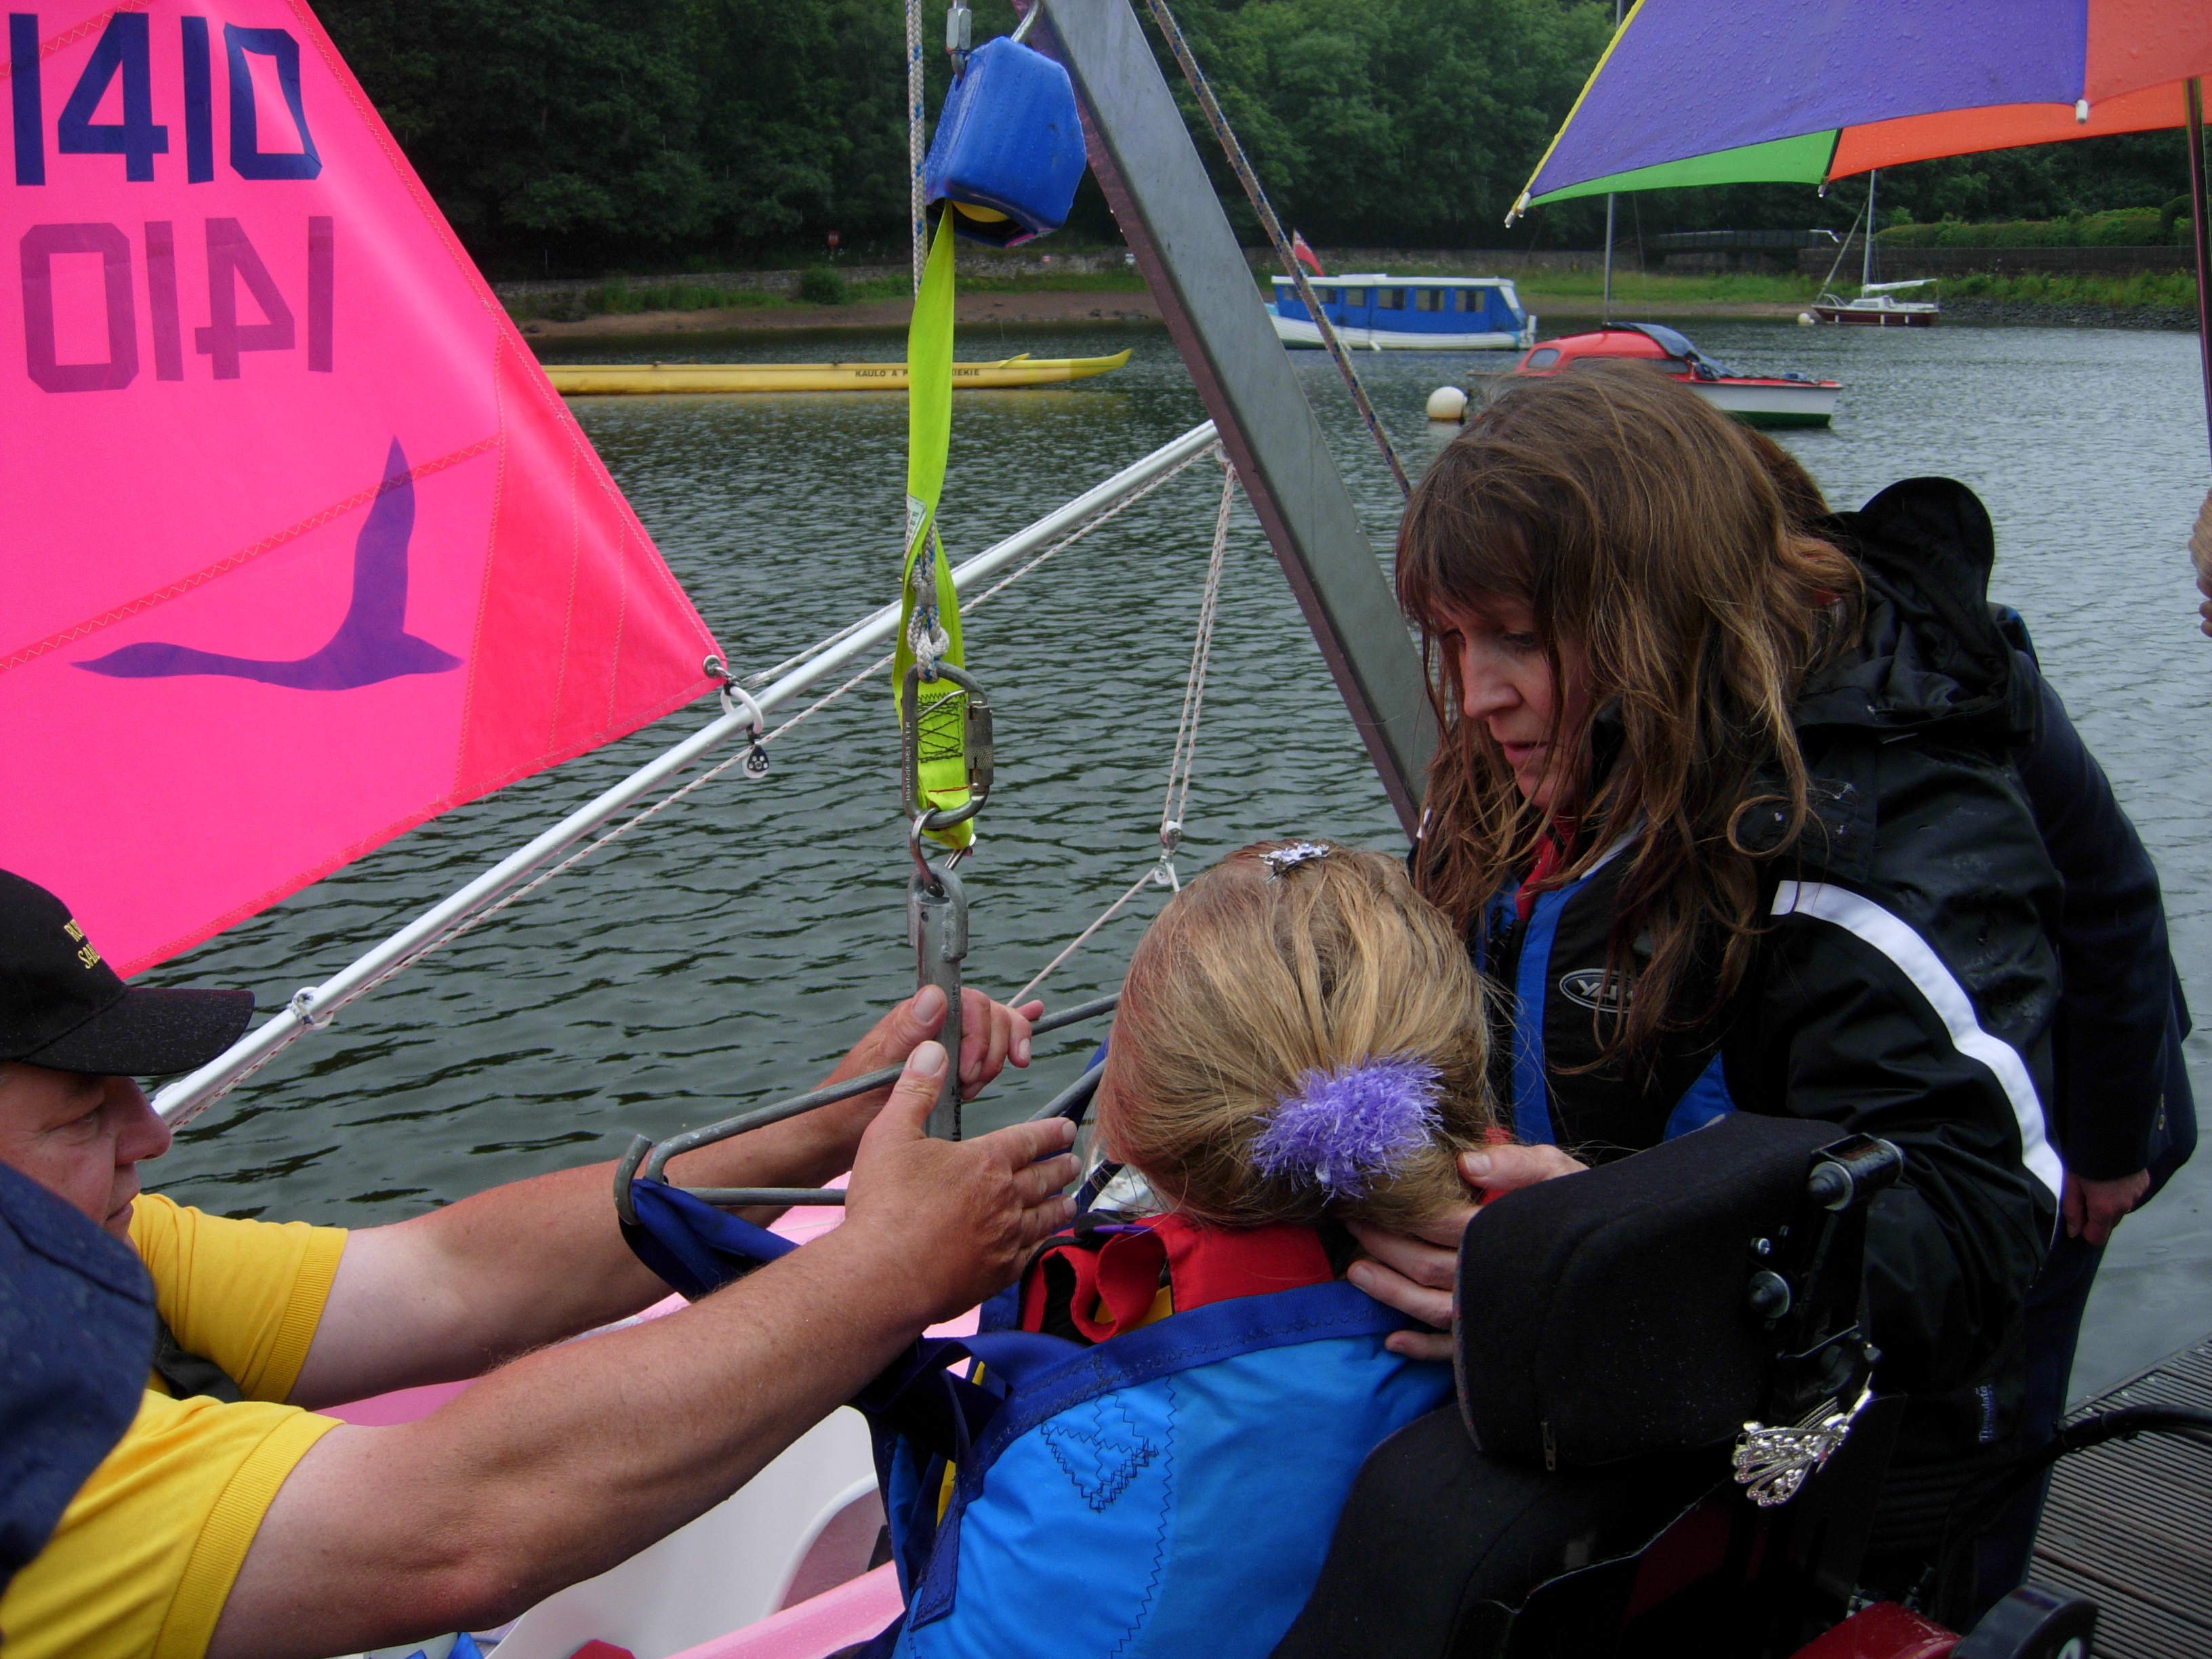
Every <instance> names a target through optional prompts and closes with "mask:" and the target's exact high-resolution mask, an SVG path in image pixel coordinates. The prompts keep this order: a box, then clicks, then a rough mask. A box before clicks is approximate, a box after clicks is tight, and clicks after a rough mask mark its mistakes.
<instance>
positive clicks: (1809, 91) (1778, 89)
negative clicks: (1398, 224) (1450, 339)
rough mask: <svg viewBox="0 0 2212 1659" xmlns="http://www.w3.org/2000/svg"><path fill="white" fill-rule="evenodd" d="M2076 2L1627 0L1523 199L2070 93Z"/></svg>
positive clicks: (2076, 63) (2078, 33) (2080, 9)
mask: <svg viewBox="0 0 2212 1659" xmlns="http://www.w3.org/2000/svg"><path fill="white" fill-rule="evenodd" d="M2088 28H2089V24H2088V7H2087V0H1806V3H1799V4H1793V5H1778V4H1776V3H1774V0H1643V3H1642V4H1641V5H1639V6H1638V8H1637V9H1636V11H1635V13H1634V15H1632V17H1631V18H1630V19H1629V21H1628V24H1627V26H1626V28H1625V29H1624V30H1623V31H1622V33H1621V34H1620V38H1619V39H1618V40H1616V41H1615V43H1614V45H1613V51H1612V52H1611V53H1610V54H1609V55H1608V56H1607V58H1606V59H1605V61H1604V63H1603V64H1601V66H1600V67H1599V69H1598V72H1597V74H1596V75H1595V76H1593V77H1592V79H1591V82H1590V84H1589V87H1588V88H1585V89H1584V91H1583V97H1582V100H1581V102H1580V103H1578V104H1577V106H1576V107H1575V110H1574V112H1573V113H1572V114H1571V115H1570V116H1569V117H1568V118H1567V124H1566V125H1565V128H1564V129H1563V130H1562V131H1561V132H1560V134H1559V137H1558V138H1557V139H1556V140H1555V141H1554V142H1553V146H1552V150H1551V153H1550V154H1549V155H1547V156H1546V157H1545V158H1544V161H1543V164H1542V165H1541V167H1539V168H1538V169H1537V171H1536V176H1535V178H1534V179H1531V180H1530V181H1529V185H1528V195H1530V196H1532V197H1535V196H1542V195H1546V194H1547V193H1549V192H1550V191H1555V190H1564V189H1565V188H1567V187H1568V186H1570V185H1578V184H1581V183H1583V182H1584V181H1585V180H1588V179H1601V178H1603V177H1605V176H1606V175H1607V174H1608V173H1626V172H1627V171H1629V170H1630V169H1632V168H1635V167H1656V166H1659V165H1660V164H1662V163H1663V162H1668V161H1681V160H1683V159H1685V158H1686V157H1688V156H1692V155H1711V153H1712V152H1713V151H1715V150H1723V149H1738V148H1740V147H1741V146H1743V145H1746V144H1759V143H1767V142H1768V141H1770V140H1771V139H1776V138H1794V137H1799V136H1800V135H1802V134H1804V133H1808V132H1820V131H1829V130H1832V129H1833V128H1837V127H1847V126H1853V125H1860V124H1862V123H1864V122H1869V121H1887V120H1892V119H1894V118H1898V117H1899V116H1906V115H1926V114H1929V113H1932V112H1936V111H1938V110H1951V109H1974V108H1979V107H1982V106H1985V105H1990V104H2071V103H2073V102H2074V101H2075V100H2076V99H2077V98H2079V97H2081V88H2082V84H2083V74H2084V65H2085V63H2086V60H2087V43H2088Z"/></svg>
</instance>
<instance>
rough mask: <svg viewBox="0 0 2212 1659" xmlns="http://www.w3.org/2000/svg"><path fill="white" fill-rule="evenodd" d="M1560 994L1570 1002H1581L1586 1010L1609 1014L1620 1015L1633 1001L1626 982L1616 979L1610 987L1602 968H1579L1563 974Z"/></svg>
mask: <svg viewBox="0 0 2212 1659" xmlns="http://www.w3.org/2000/svg"><path fill="white" fill-rule="evenodd" d="M1559 994H1560V995H1561V996H1563V997H1565V998H1566V999H1567V1000H1569V1001H1570V1002H1579V1003H1580V1004H1582V1006H1583V1007H1585V1008H1595V1009H1596V1010H1597V1011H1598V1012H1600V1013H1607V1014H1610V1013H1618V1012H1620V1010H1621V1009H1623V1008H1625V1007H1626V1006H1628V1004H1629V1002H1630V1000H1631V993H1630V991H1629V987H1628V986H1627V984H1626V981H1622V980H1620V979H1616V980H1614V981H1613V983H1612V984H1611V985H1609V986H1608V985H1607V983H1606V982H1605V969H1602V968H1577V969H1571V970H1570V971H1569V972H1567V973H1564V974H1561V975H1559Z"/></svg>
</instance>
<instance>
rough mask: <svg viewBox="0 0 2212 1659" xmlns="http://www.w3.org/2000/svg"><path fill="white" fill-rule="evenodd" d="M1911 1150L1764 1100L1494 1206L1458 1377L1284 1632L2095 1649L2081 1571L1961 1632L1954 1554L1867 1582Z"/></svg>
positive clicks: (1334, 1654) (1914, 1652)
mask: <svg viewBox="0 0 2212 1659" xmlns="http://www.w3.org/2000/svg"><path fill="white" fill-rule="evenodd" d="M1900 1167H1901V1158H1900V1155H1899V1152H1898V1151H1897V1149H1896V1148H1894V1147H1893V1146H1889V1145H1888V1144H1887V1143H1886V1142H1882V1141H1879V1140H1874V1139H1869V1138H1867V1137H1864V1136H1854V1137H1850V1138H1848V1139H1840V1140H1839V1139H1837V1138H1836V1133H1835V1129H1834V1127H1833V1126H1832V1125H1825V1124H1819V1123H1805V1122H1800V1121H1796V1120H1790V1119H1778V1118H1769V1117H1759V1116H1753V1115H1734V1116H1730V1117H1728V1118H1724V1119H1723V1120H1720V1121H1717V1122H1716V1123H1714V1124H1712V1125H1711V1126H1709V1127H1706V1128H1705V1129H1702V1130H1699V1131H1698V1132H1697V1133H1692V1134H1690V1135H1687V1136H1685V1137H1682V1138H1681V1139H1677V1140H1674V1141H1670V1142H1668V1143H1667V1144H1665V1145H1664V1146H1659V1147H1656V1148H1654V1149H1652V1150H1650V1151H1649V1152H1641V1153H1638V1154H1637V1155H1636V1156H1634V1157H1632V1158H1624V1159H1621V1160H1620V1161H1619V1162H1617V1163H1613V1164H1607V1165H1605V1166H1602V1167H1601V1168H1598V1169H1595V1170H1591V1171H1589V1173H1588V1174H1586V1175H1581V1176H1575V1177H1574V1178H1572V1179H1571V1180H1566V1181H1555V1182H1546V1183H1544V1184H1543V1185H1541V1186H1539V1187H1535V1188H1528V1189H1526V1190H1524V1191H1522V1192H1518V1193H1515V1194H1509V1195H1507V1196H1505V1197H1503V1198H1500V1199H1498V1200H1494V1201H1493V1202H1492V1203H1491V1204H1490V1205H1488V1206H1486V1208H1485V1209H1484V1211H1483V1212H1482V1213H1481V1214H1480V1215H1478V1216H1477V1217H1476V1218H1474V1221H1473V1222H1471V1223H1470V1224H1469V1225H1468V1231H1467V1234H1466V1237H1465V1240H1464V1242H1463V1243H1462V1249H1461V1256H1460V1286H1459V1288H1460V1317H1459V1327H1458V1329H1457V1331H1456V1332H1455V1349H1456V1351H1457V1360H1456V1369H1457V1377H1458V1385H1459V1386H1458V1401H1457V1404H1456V1406H1455V1407H1447V1408H1445V1409H1443V1410H1440V1411H1437V1412H1436V1413H1431V1415H1430V1416H1428V1417H1426V1418H1424V1419H1420V1420H1419V1421H1418V1422H1416V1423H1414V1424H1413V1425H1409V1426H1408V1427H1407V1428H1405V1429H1403V1430H1401V1431H1400V1432H1399V1433H1397V1434H1396V1435H1395V1436H1393V1437H1391V1438H1390V1439H1389V1440H1388V1441H1385V1442H1384V1443H1383V1444H1382V1445H1381V1446H1379V1447H1377V1448H1376V1449H1375V1451H1374V1452H1373V1453H1372V1454H1370V1456H1369V1457H1368V1459H1367V1460H1366V1462H1365V1463H1364V1466H1363V1468H1362V1469H1361V1472H1360V1475H1359V1478H1358V1482H1357V1484H1356V1485H1355V1486H1354V1487H1353V1490H1352V1495H1351V1497H1350V1498H1349V1499H1348V1500H1347V1502H1346V1505H1345V1509H1344V1512H1343V1514H1342V1516H1340V1519H1339V1521H1338V1524H1337V1528H1336V1532H1335V1535H1334V1541H1333V1543H1332V1545H1331V1547H1330V1550H1329V1553H1328V1559H1327V1562H1326V1565H1324V1566H1323V1568H1322V1574H1321V1577H1320V1579H1319V1581H1318V1582H1317V1583H1316V1586H1315V1588H1314V1590H1313V1592H1312V1594H1311V1595H1310V1598H1309V1599H1308V1601H1307V1602H1306V1605H1305V1607H1304V1610H1303V1611H1302V1613H1300V1615H1299V1617H1298V1618H1297V1620H1296V1622H1295V1623H1294V1624H1293V1625H1292V1626H1291V1629H1290V1631H1289V1632H1288V1633H1287V1634H1286V1635H1285V1638H1283V1640H1282V1642H1281V1643H1280V1644H1279V1646H1278V1647H1277V1648H1276V1649H1275V1650H1274V1659H1370V1656H1371V1659H1384V1656H1389V1659H1607V1656H1616V1655H1617V1656H1622V1659H1628V1656H1649V1655H1664V1654H1674V1653H1696V1654H1699V1655H1705V1656H1713V1659H1942V1656H1947V1655H1948V1656H1953V1659H2083V1656H2085V1655H2086V1653H2087V1647H2088V1640H2089V1637H2090V1635H2091V1632H2093V1628H2094V1626H2095V1622H2096V1616H2097V1610H2096V1608H2095V1607H2094V1606H2093V1604H2092V1603H2090V1602H2089V1601H2086V1600H2085V1599H2083V1598H2081V1597H2080V1596H2076V1595H2070V1594H2064V1593H2061V1592H2059V1591H2056V1590H2052V1589H2046V1588H2045V1587H2042V1586H2039V1585H2035V1584H2033V1583H2031V1584H2028V1585H2026V1586H2023V1587H2021V1589H2016V1590H2014V1591H2013V1592H2012V1593H2011V1594H2010V1595H2008V1596H2007V1597H2006V1598H2005V1599H2004V1600H2002V1601H1999V1602H1998V1603H1997V1604H1996V1606H1995V1607H1993V1608H1992V1609H1991V1610H1990V1612H1989V1613H1987V1614H1985V1615H1984V1617H1983V1618H1982V1619H1981V1620H1979V1621H1978V1623H1977V1624H1976V1625H1975V1626H1974V1628H1973V1629H1972V1631H1971V1632H1966V1633H1965V1634H1963V1635H1961V1634H1960V1633H1959V1632H1955V1631H1954V1630H1952V1629H1949V1628H1947V1627H1946V1626H1944V1625H1943V1624H1942V1623H1941V1622H1939V1619H1940V1618H1941V1616H1942V1613H1943V1611H1944V1608H1945V1607H1946V1605H1947V1603H1948V1604H1949V1605H1955V1604H1956V1603H1957V1601H1958V1600H1959V1595H1958V1593H1957V1592H1956V1590H1955V1589H1952V1590H1951V1591H1950V1592H1949V1593H1948V1595H1947V1593H1946V1589H1945V1584H1944V1579H1945V1577H1946V1575H1945V1573H1944V1572H1942V1571H1930V1572H1929V1574H1928V1575H1927V1576H1926V1577H1925V1578H1924V1579H1923V1585H1922V1593H1921V1594H1920V1595H1917V1596H1915V1597H1914V1598H1913V1600H1915V1601H1926V1602H1927V1603H1928V1605H1927V1606H1914V1605H1907V1604H1906V1603H1905V1601H1900V1600H1898V1599H1893V1598H1891V1597H1888V1596H1884V1595H1880V1594H1878V1593H1875V1592H1872V1591H1869V1590H1868V1589H1865V1588H1863V1586H1862V1583H1861V1570H1862V1567H1863V1564H1864V1562H1865V1559H1866V1556H1867V1551H1868V1544H1869V1537H1870V1535H1871V1533H1872V1529H1873V1526H1874V1522H1875V1510H1876V1504H1877V1500H1878V1498H1879V1497H1880V1495H1881V1490H1882V1486H1883V1481H1884V1477H1885V1475H1886V1474H1887V1471H1888V1468H1889V1464H1890V1459H1891V1453H1892V1450H1893V1446H1894V1444H1895V1443H1896V1440H1897V1434H1898V1427H1899V1419H1900V1418H1901V1416H1902V1414H1903V1410H1904V1404H1905V1402H1904V1400H1903V1398H1902V1397H1901V1396H1897V1395H1883V1394H1881V1392H1879V1391H1878V1389H1876V1387H1875V1375H1876V1370H1875V1368H1876V1364H1877V1362H1878V1360H1879V1358H1880V1354H1879V1352H1878V1351H1877V1350H1875V1347H1874V1346H1873V1345H1872V1344H1871V1343H1869V1340H1867V1335H1866V1326H1865V1318H1864V1310H1863V1289H1862V1273H1863V1255H1864V1249H1865V1241H1866V1226H1867V1215H1868V1211H1869V1206H1871V1204H1872V1203H1873V1201H1874V1200H1875V1196H1876V1195H1877V1194H1879V1193H1880V1192H1881V1191H1882V1190H1883V1189H1884V1188H1887V1187H1888V1186H1889V1185H1891V1184H1892V1183H1893V1182H1895V1180H1896V1179H1897V1176H1898V1174H1899V1169H1900ZM2147 1426H2157V1425H2147ZM2117 1431H2125V1429H2124V1427H2123V1428H2121V1429H2119V1430H2117ZM1978 1512H1980V1513H1985V1512H1986V1510H1983V1509H1982V1507H1981V1506H1980V1505H1979V1504H1976V1503H1975V1502H1974V1501H1973V1494H1972V1493H1969V1494H1967V1495H1966V1498H1965V1499H1964V1500H1962V1502H1961V1504H1959V1505H1958V1506H1955V1507H1954V1519H1956V1518H1962V1517H1963V1518H1966V1519H1971V1517H1972V1515H1973V1514H1975V1513H1978ZM1957 1558H1958V1552H1957V1550H1956V1549H1955V1547H1954V1548H1953V1549H1951V1550H1949V1551H1947V1552H1945V1554H1944V1556H1943V1557H1942V1558H1939V1565H1941V1564H1942V1561H1943V1560H1945V1559H1948V1560H1949V1561H1951V1562H1953V1563H1955V1561H1956V1559H1957ZM1950 1576H1951V1577H1954V1578H1955V1577H1956V1574H1955V1572H1954V1573H1952V1574H1951V1575H1950Z"/></svg>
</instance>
